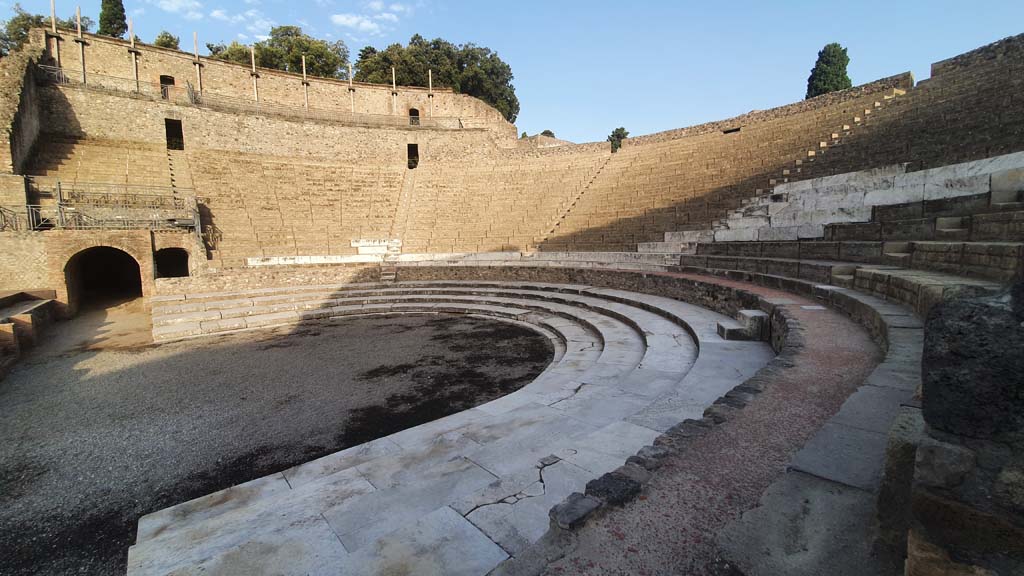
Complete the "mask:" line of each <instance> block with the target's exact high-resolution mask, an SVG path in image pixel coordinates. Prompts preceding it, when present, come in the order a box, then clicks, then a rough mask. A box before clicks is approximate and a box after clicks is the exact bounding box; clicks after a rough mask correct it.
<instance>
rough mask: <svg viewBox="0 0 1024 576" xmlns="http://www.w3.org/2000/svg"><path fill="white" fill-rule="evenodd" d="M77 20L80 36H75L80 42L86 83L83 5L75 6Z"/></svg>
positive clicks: (79, 48) (80, 55)
mask: <svg viewBox="0 0 1024 576" xmlns="http://www.w3.org/2000/svg"><path fill="white" fill-rule="evenodd" d="M75 22H76V23H77V24H78V37H77V38H75V43H77V44H78V50H79V58H80V59H81V62H82V84H85V83H86V81H85V80H86V79H85V47H86V45H87V42H86V41H85V38H84V37H83V36H82V7H81V6H79V7H78V8H75Z"/></svg>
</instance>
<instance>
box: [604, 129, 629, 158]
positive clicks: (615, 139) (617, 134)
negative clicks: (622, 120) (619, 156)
mask: <svg viewBox="0 0 1024 576" xmlns="http://www.w3.org/2000/svg"><path fill="white" fill-rule="evenodd" d="M626 138H629V132H628V131H627V130H626V129H625V128H622V127H619V128H616V129H615V130H612V133H611V134H610V135H609V136H608V141H609V142H611V143H612V152H618V151H619V148H622V141H623V140H625V139H626Z"/></svg>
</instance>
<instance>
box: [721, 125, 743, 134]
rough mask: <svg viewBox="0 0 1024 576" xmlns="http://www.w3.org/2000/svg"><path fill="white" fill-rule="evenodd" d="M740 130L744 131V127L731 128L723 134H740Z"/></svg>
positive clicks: (723, 131)
mask: <svg viewBox="0 0 1024 576" xmlns="http://www.w3.org/2000/svg"><path fill="white" fill-rule="evenodd" d="M740 130H743V127H742V126H740V127H738V128H729V129H728V130H722V134H735V133H737V132H739V131H740Z"/></svg>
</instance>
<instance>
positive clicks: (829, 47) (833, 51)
mask: <svg viewBox="0 0 1024 576" xmlns="http://www.w3.org/2000/svg"><path fill="white" fill-rule="evenodd" d="M849 63H850V57H849V56H847V55H846V48H843V47H842V46H840V45H839V44H837V43H836V42H833V43H831V44H826V45H825V47H824V48H822V49H821V51H820V52H818V61H817V62H815V63H814V68H812V69H811V75H810V76H809V77H808V78H807V98H814V97H815V96H821V95H822V94H828V93H829V92H835V91H836V90H846V89H847V88H850V87H851V86H853V82H851V81H850V76H849V75H848V74H847V73H846V66H847V64H849Z"/></svg>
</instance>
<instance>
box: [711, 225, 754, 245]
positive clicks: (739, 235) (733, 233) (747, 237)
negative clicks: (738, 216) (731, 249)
mask: <svg viewBox="0 0 1024 576" xmlns="http://www.w3.org/2000/svg"><path fill="white" fill-rule="evenodd" d="M757 233H758V229H757V228H742V229H739V230H718V231H717V232H715V241H716V242H755V241H757Z"/></svg>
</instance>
